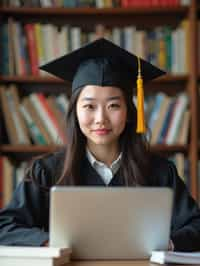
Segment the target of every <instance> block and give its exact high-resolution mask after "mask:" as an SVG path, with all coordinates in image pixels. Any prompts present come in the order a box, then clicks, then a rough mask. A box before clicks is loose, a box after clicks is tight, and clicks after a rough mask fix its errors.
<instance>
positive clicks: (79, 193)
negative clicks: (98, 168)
mask: <svg viewBox="0 0 200 266" xmlns="http://www.w3.org/2000/svg"><path fill="white" fill-rule="evenodd" d="M172 201H173V193H172V190H171V189H169V188H149V187H148V188H147V187H138V188H130V187H129V188H127V187H117V188H116V187H115V188H114V187H111V188H110V187H106V188H105V187H104V188H103V187H53V188H52V189H51V200H50V246H53V247H71V248H72V258H75V259H82V260H92V259H106V260H109V259H123V260H126V259H144V258H149V257H150V255H151V251H153V250H166V249H167V247H168V242H169V233H170V222H171V212H172Z"/></svg>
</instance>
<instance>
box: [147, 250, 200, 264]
mask: <svg viewBox="0 0 200 266" xmlns="http://www.w3.org/2000/svg"><path fill="white" fill-rule="evenodd" d="M150 261H151V262H154V263H159V264H164V263H181V264H199V263H200V252H174V251H153V252H152V254H151V257H150Z"/></svg>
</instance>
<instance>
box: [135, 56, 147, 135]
mask: <svg viewBox="0 0 200 266" xmlns="http://www.w3.org/2000/svg"><path fill="white" fill-rule="evenodd" d="M136 132H137V133H140V134H143V133H145V132H146V126H145V117H144V89H143V79H142V75H141V65H140V58H139V57H138V76H137V129H136Z"/></svg>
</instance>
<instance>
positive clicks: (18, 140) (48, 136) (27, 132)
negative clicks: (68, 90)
mask: <svg viewBox="0 0 200 266" xmlns="http://www.w3.org/2000/svg"><path fill="white" fill-rule="evenodd" d="M0 101H1V103H2V110H3V117H4V121H5V125H6V130H7V134H8V139H9V143H11V144H13V145H17V144H26V145H27V144H40V145H47V144H63V143H65V135H64V130H63V128H64V119H65V114H66V112H67V109H68V99H67V97H66V96H65V95H64V94H60V95H58V96H52V95H50V96H48V97H45V95H44V94H43V93H32V94H30V95H29V96H26V97H24V98H23V99H22V100H21V99H20V98H19V93H18V90H17V88H16V86H14V85H11V86H10V87H9V88H6V87H4V86H1V88H0Z"/></svg>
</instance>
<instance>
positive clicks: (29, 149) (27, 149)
mask: <svg viewBox="0 0 200 266" xmlns="http://www.w3.org/2000/svg"><path fill="white" fill-rule="evenodd" d="M60 148H62V146H58V145H50V146H41V145H32V146H31V145H1V146H0V152H2V153H9V154H12V153H13V154H17V153H19V154H20V153H31V154H32V153H38V154H40V153H45V152H53V151H56V150H58V149H60ZM151 150H152V151H159V152H166V153H168V152H169V153H172V152H187V150H188V146H187V145H170V146H167V145H163V144H160V145H155V146H153V147H151Z"/></svg>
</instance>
